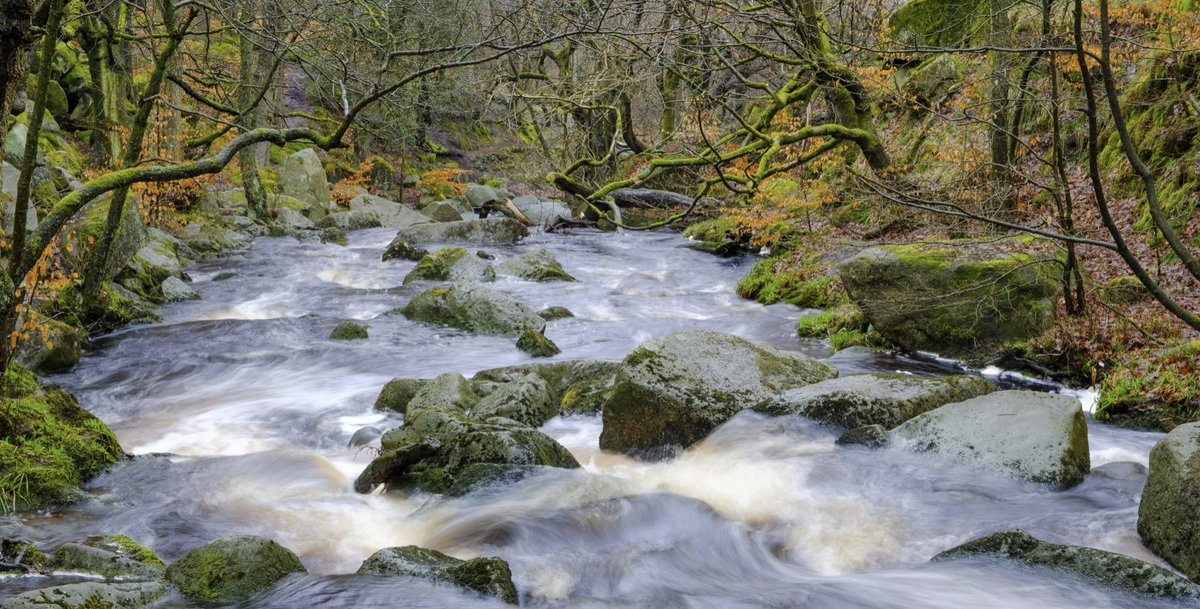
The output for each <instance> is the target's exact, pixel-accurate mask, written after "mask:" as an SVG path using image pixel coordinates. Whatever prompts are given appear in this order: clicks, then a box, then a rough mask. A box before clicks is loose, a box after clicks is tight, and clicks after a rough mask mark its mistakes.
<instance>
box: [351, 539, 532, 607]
mask: <svg viewBox="0 0 1200 609" xmlns="http://www.w3.org/2000/svg"><path fill="white" fill-rule="evenodd" d="M358 573H359V574H360V575H390V576H405V575H406V576H410V577H419V578H423V579H429V580H432V581H437V582H444V583H449V584H453V585H456V586H460V587H463V588H466V589H468V590H473V591H475V592H478V593H480V594H484V595H487V596H493V597H496V598H498V599H500V600H502V601H504V602H506V603H508V604H510V605H516V604H518V602H519V598H518V596H517V588H516V586H514V585H513V581H512V571H511V570H510V569H509V566H508V563H506V562H504V561H503V560H501V559H499V558H474V559H471V560H459V559H457V558H453V557H451V556H447V555H445V554H442V553H441V552H438V551H436V550H429V549H426V548H419V547H417V546H404V547H400V548H384V549H382V550H380V551H378V552H376V553H374V554H372V555H371V556H370V557H369V558H367V560H366V561H365V562H363V564H362V566H361V567H359V569H358Z"/></svg>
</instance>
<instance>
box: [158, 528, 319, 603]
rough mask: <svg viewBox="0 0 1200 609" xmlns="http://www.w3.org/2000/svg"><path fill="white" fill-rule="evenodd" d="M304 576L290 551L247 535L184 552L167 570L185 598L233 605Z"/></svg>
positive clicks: (300, 566)
mask: <svg viewBox="0 0 1200 609" xmlns="http://www.w3.org/2000/svg"><path fill="white" fill-rule="evenodd" d="M306 572H307V571H306V569H305V568H304V565H303V564H301V563H300V559H299V558H298V557H297V556H296V555H295V554H294V553H292V551H291V550H289V549H287V548H285V547H283V546H281V545H279V544H277V543H275V542H274V541H271V540H270V539H264V538H262V537H254V536H248V535H247V536H241V537H226V538H223V539H218V540H216V541H212V542H209V543H207V544H205V545H203V546H200V547H199V548H196V549H195V550H192V551H191V552H188V553H187V554H185V555H184V556H183V558H180V559H179V560H178V561H176V562H175V564H173V565H171V566H170V568H168V569H167V580H168V581H170V582H171V583H172V584H173V585H174V586H175V587H176V588H177V589H178V590H179V591H180V592H181V593H182V594H183V595H184V596H187V597H189V598H195V599H202V600H206V601H219V602H233V601H240V600H244V599H247V598H250V597H251V596H254V595H255V594H258V593H259V592H262V591H264V590H268V589H270V588H272V587H274V586H275V585H276V584H278V583H279V582H280V581H282V580H283V579H284V578H286V577H287V576H289V575H291V574H293V573H306Z"/></svg>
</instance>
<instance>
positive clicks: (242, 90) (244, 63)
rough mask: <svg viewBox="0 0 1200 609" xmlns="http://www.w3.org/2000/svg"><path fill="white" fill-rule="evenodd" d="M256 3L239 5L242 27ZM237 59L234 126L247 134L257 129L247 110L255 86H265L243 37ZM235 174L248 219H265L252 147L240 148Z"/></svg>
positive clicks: (255, 114) (256, 57)
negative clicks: (256, 79)
mask: <svg viewBox="0 0 1200 609" xmlns="http://www.w3.org/2000/svg"><path fill="white" fill-rule="evenodd" d="M256 4H257V2H255V0H246V1H245V2H244V3H243V4H242V8H241V14H240V15H239V17H238V19H239V20H240V21H241V22H242V23H243V24H250V23H253V22H254V21H255V20H256V19H257V7H256ZM239 60H240V64H239V66H238V95H237V103H238V110H239V111H240V112H241V115H240V116H238V120H237V123H238V127H240V128H241V130H242V132H243V133H244V132H246V131H249V130H251V129H253V128H254V127H256V126H257V123H258V121H257V118H258V114H259V113H258V111H257V109H258V107H257V106H255V107H253V108H252V107H251V105H252V104H253V103H254V99H255V97H257V95H256V93H257V87H259V86H266V83H256V82H255V77H256V76H257V75H258V73H259V71H260V70H259V69H258V63H259V61H258V60H259V53H258V52H256V49H255V45H254V43H253V42H252V41H251V40H249V39H248V38H246V36H245V35H243V36H242V37H241V38H240V39H239ZM237 160H238V171H240V172H241V174H242V190H243V191H244V192H245V193H246V206H247V207H248V208H249V211H250V217H252V218H258V219H265V218H266V217H267V213H268V210H267V191H266V190H265V189H263V185H262V181H261V180H259V178H258V155H257V154H255V150H254V148H253V147H250V148H243V149H242V150H241V151H240V152H238V155H237Z"/></svg>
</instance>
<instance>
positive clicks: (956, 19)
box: [888, 0, 987, 48]
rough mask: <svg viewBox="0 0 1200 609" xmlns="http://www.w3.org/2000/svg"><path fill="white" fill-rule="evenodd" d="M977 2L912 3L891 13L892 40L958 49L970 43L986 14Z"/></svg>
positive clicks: (933, 0)
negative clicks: (968, 41)
mask: <svg viewBox="0 0 1200 609" xmlns="http://www.w3.org/2000/svg"><path fill="white" fill-rule="evenodd" d="M981 6H983V5H982V4H981V3H977V2H963V1H962V0H909V1H908V2H905V3H903V4H901V5H900V8H898V9H897V10H896V12H895V13H892V17H891V19H889V20H888V25H889V26H890V27H891V37H892V39H893V40H894V41H895V42H897V43H899V44H902V45H907V46H914V47H927V48H928V47H955V46H959V45H962V44H963V43H965V42H966V41H967V40H969V39H970V37H971V36H972V34H974V33H975V31H976V25H977V24H978V23H979V22H980V20H981V19H983V18H984V17H985V15H986V14H987V13H986V11H983V10H981V9H980V7H981Z"/></svg>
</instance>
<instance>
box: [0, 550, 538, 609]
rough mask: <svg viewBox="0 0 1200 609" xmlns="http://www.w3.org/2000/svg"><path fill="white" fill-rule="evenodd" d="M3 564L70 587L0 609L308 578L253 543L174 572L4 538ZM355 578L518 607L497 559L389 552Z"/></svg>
mask: <svg viewBox="0 0 1200 609" xmlns="http://www.w3.org/2000/svg"><path fill="white" fill-rule="evenodd" d="M0 564H3V565H4V567H5V570H8V571H13V572H18V573H19V574H29V575H39V576H50V577H51V578H53V580H54V581H56V582H68V583H60V584H58V585H54V586H51V587H48V588H42V589H38V590H32V591H29V592H25V593H22V594H17V595H15V596H12V597H10V598H7V599H5V600H0V609H48V608H51V607H53V608H55V609H93V608H96V607H119V608H121V609H140V608H141V607H148V606H152V605H157V604H159V603H161V602H162V601H164V600H166V599H168V598H170V597H171V596H182V597H185V598H188V599H194V600H197V601H201V602H206V603H219V604H229V603H238V602H242V601H245V600H247V599H249V598H252V597H254V596H256V595H258V594H262V593H264V592H267V591H269V590H271V589H273V588H275V587H276V586H278V585H279V584H280V583H281V582H283V581H284V580H286V579H288V578H289V577H293V576H297V575H304V574H306V573H307V570H306V569H305V567H304V565H303V564H302V563H301V562H300V558H299V557H297V556H296V554H295V553H293V552H292V551H291V550H288V549H287V548H285V547H283V546H281V545H279V544H278V543H275V542H274V541H272V540H270V539H265V538H262V537H255V536H238V537H225V538H222V539H217V540H215V541H212V542H209V543H207V544H205V545H203V546H200V547H199V548H196V549H194V550H192V551H190V552H188V553H187V554H185V555H184V556H183V557H181V558H180V559H179V560H177V561H175V563H173V564H171V565H170V566H167V565H166V564H165V563H164V562H163V561H162V559H160V558H159V557H158V555H156V554H155V553H154V552H153V551H151V550H149V549H148V548H145V547H143V546H141V545H139V544H138V543H137V542H135V541H134V540H133V539H130V538H129V537H127V536H124V535H105V536H99V537H91V538H88V539H86V540H84V541H83V542H81V543H66V544H63V545H61V546H59V547H58V548H56V549H55V550H54V551H53V552H52V553H50V554H49V555H47V554H45V553H43V552H42V551H41V550H40V549H38V548H37V547H35V546H34V545H32V544H30V543H27V542H23V541H20V540H15V539H5V540H2V541H0ZM358 573H359V574H360V575H371V576H381V577H414V578H421V579H428V580H431V581H436V582H441V583H445V584H449V585H453V586H458V587H461V588H464V589H466V590H471V591H473V592H476V593H479V594H481V595H485V596H492V597H496V598H498V599H500V600H501V601H504V602H506V603H510V604H513V605H515V604H517V602H518V597H517V591H516V587H515V586H514V585H513V582H512V571H511V570H510V569H509V566H508V563H506V562H504V561H503V560H501V559H499V558H475V559H472V560H459V559H457V558H453V557H450V556H447V555H445V554H442V553H441V552H437V551H435V550H430V549H426V548H420V547H416V546H405V547H400V548H385V549H383V550H380V551H379V552H376V553H375V554H374V555H372V556H371V557H370V558H368V559H367V560H366V561H365V562H363V565H362V567H361V568H360V569H359V571H358Z"/></svg>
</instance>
